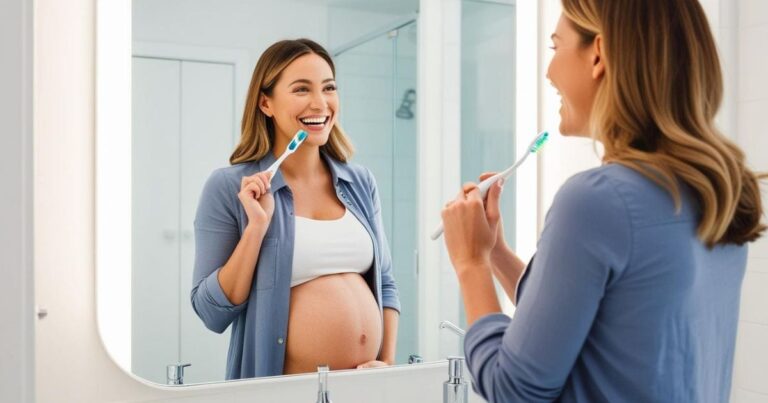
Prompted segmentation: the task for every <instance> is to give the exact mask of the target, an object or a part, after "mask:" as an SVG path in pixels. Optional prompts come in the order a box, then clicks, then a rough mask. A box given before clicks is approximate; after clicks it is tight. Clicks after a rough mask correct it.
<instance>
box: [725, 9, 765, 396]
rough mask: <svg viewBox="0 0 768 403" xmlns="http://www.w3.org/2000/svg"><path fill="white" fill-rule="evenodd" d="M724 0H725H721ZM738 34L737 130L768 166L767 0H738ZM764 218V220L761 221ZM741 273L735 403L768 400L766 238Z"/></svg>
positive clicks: (758, 164)
mask: <svg viewBox="0 0 768 403" xmlns="http://www.w3.org/2000/svg"><path fill="white" fill-rule="evenodd" d="M724 4H728V3H724ZM735 7H736V8H737V10H738V25H737V28H736V29H737V31H738V32H737V34H736V54H737V55H738V67H737V71H738V78H737V80H738V84H737V87H738V90H737V91H738V95H737V102H736V107H737V112H736V116H737V124H736V126H737V131H738V134H737V136H736V138H737V141H738V143H739V145H740V146H741V147H742V149H743V150H744V151H745V152H746V155H747V162H748V164H749V166H750V167H751V168H752V169H754V170H756V171H761V172H766V171H768V136H766V135H765V113H766V111H768V75H766V71H767V70H768V52H766V51H765V43H764V42H765V38H766V37H768V2H766V1H765V0H739V1H738V2H736V3H735ZM762 189H763V205H764V208H766V209H768V202H767V201H768V192H767V191H766V190H768V186H765V185H763V186H762ZM764 222H765V220H764ZM749 248H750V249H749V260H748V264H747V273H746V275H745V277H744V285H743V288H742V299H741V316H740V322H739V333H738V338H737V342H736V360H735V364H734V377H733V393H732V401H733V402H734V403H758V402H760V403H768V382H766V381H767V380H768V310H766V307H768V238H766V237H763V238H762V239H760V240H759V241H758V242H755V243H753V244H750V246H749Z"/></svg>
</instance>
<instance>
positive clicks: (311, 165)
mask: <svg viewBox="0 0 768 403" xmlns="http://www.w3.org/2000/svg"><path fill="white" fill-rule="evenodd" d="M276 137H277V136H276ZM288 143H289V141H279V140H278V141H276V142H275V146H274V147H272V154H273V155H274V156H275V158H279V157H280V155H282V154H283V151H285V149H286V147H287V146H288ZM324 170H325V169H324V164H323V161H322V158H321V157H320V147H317V146H314V145H310V144H306V143H304V144H301V145H300V146H299V148H297V149H296V151H294V152H293V154H292V155H290V156H288V158H286V159H285V161H283V163H282V164H281V165H280V171H281V172H282V174H283V177H284V178H286V179H288V180H305V179H308V178H309V177H310V176H312V175H317V173H318V172H323V171H324Z"/></svg>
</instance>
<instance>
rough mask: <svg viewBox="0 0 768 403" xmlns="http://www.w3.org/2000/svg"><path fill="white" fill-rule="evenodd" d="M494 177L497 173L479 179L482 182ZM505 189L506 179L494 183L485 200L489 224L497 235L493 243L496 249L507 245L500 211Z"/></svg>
mask: <svg viewBox="0 0 768 403" xmlns="http://www.w3.org/2000/svg"><path fill="white" fill-rule="evenodd" d="M493 175H496V172H486V173H484V174H482V175H480V178H479V179H480V181H481V182H482V181H484V180H485V179H488V178H490V177H491V176H493ZM503 189H504V179H500V180H499V181H497V182H496V183H494V184H493V185H492V186H491V187H490V189H488V194H487V195H486V196H485V200H483V203H484V205H485V216H486V218H487V219H488V224H489V225H490V226H491V228H492V229H493V231H494V234H496V236H495V238H494V242H493V247H494V249H496V248H497V247H501V246H503V245H504V244H505V241H504V228H503V227H504V226H503V224H502V220H501V211H500V209H499V203H500V199H501V192H502V190H503Z"/></svg>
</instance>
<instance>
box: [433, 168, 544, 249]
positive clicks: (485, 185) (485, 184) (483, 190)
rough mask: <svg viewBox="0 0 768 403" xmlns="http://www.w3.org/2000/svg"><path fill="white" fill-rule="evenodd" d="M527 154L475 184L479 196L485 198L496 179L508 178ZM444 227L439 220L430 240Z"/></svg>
mask: <svg viewBox="0 0 768 403" xmlns="http://www.w3.org/2000/svg"><path fill="white" fill-rule="evenodd" d="M528 154H529V153H525V155H523V157H522V158H520V161H517V163H516V164H515V165H513V166H511V167H509V168H508V169H506V170H504V171H502V172H499V173H497V174H496V175H493V176H491V177H490V178H486V179H485V180H484V181H482V182H480V183H479V184H478V185H477V188H478V190H480V198H481V199H485V196H486V195H487V194H488V189H490V188H491V185H493V184H494V183H496V181H498V180H499V179H507V178H509V177H510V176H511V175H512V172H515V170H516V169H517V167H519V166H520V165H521V164H522V163H523V161H525V159H526V158H528ZM444 229H445V228H444V227H443V222H442V220H441V221H440V225H439V226H438V227H437V229H435V232H433V233H432V236H431V238H432V240H433V241H436V240H437V238H440V235H442V234H443V230H444Z"/></svg>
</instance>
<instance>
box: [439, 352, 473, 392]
mask: <svg viewBox="0 0 768 403" xmlns="http://www.w3.org/2000/svg"><path fill="white" fill-rule="evenodd" d="M463 374H464V357H448V380H447V381H445V382H444V383H443V403H467V402H469V400H468V399H469V390H468V389H467V387H468V385H467V382H465V381H464V376H463Z"/></svg>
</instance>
